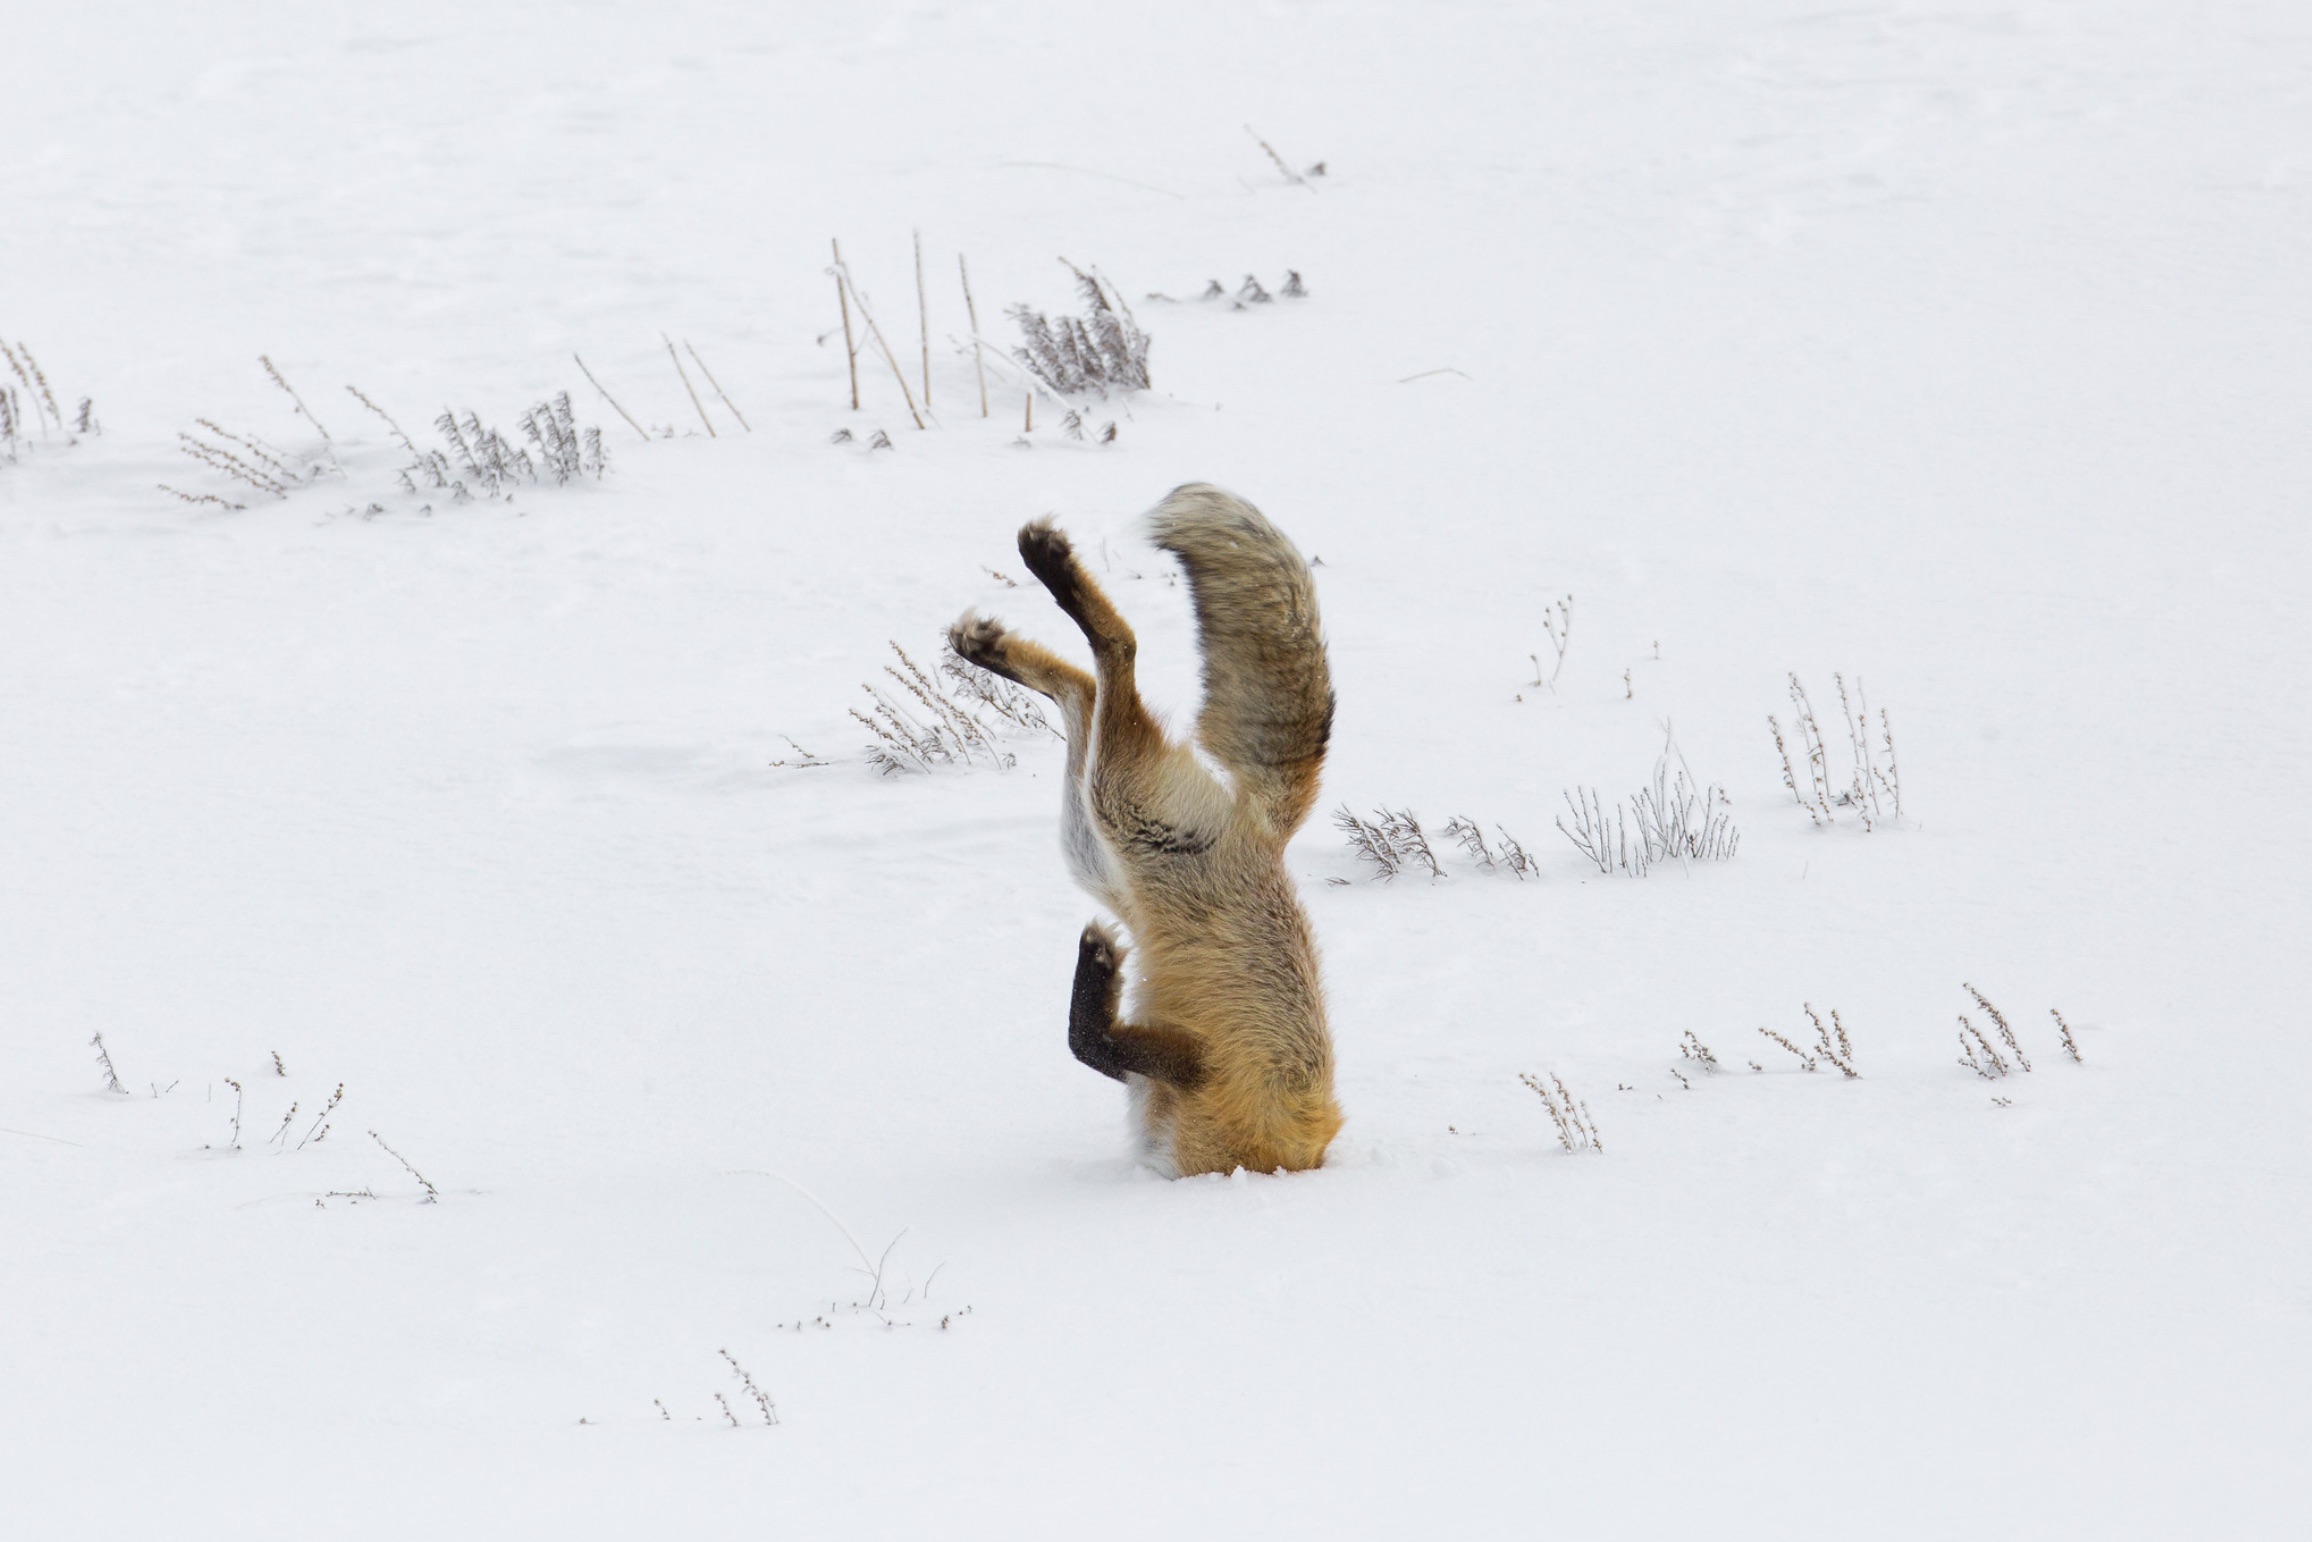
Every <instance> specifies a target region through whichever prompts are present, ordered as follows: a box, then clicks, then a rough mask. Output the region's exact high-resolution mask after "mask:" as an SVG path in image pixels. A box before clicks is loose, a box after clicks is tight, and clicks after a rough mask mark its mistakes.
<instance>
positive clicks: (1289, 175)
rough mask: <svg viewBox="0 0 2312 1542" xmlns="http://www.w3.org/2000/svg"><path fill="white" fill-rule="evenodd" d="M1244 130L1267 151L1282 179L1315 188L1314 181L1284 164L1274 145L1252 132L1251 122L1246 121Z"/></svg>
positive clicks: (1313, 190) (1310, 188) (1313, 189)
mask: <svg viewBox="0 0 2312 1542" xmlns="http://www.w3.org/2000/svg"><path fill="white" fill-rule="evenodd" d="M1244 131H1245V132H1246V133H1247V134H1251V135H1252V142H1253V143H1254V144H1256V145H1258V146H1260V147H1261V149H1262V150H1264V151H1266V152H1267V153H1268V158H1269V159H1270V160H1271V161H1274V162H1275V163H1276V169H1277V170H1278V171H1281V172H1283V173H1284V179H1285V180H1286V181H1287V182H1297V183H1299V184H1300V185H1301V186H1302V187H1305V188H1307V189H1308V190H1309V191H1310V192H1312V193H1313V192H1315V191H1316V190H1317V186H1316V184H1315V183H1314V182H1311V181H1310V180H1309V179H1308V178H1306V177H1304V176H1302V175H1301V174H1300V173H1299V172H1297V171H1295V170H1293V169H1292V167H1290V166H1288V165H1287V164H1285V158H1284V157H1283V156H1281V155H1279V154H1277V153H1276V147H1275V146H1274V145H1272V144H1270V143H1269V142H1268V141H1267V140H1265V139H1263V138H1261V137H1260V135H1259V134H1257V133H1254V132H1253V127H1252V125H1251V124H1249V123H1247V124H1246V125H1245V126H1244ZM1320 164H1321V163H1320Z"/></svg>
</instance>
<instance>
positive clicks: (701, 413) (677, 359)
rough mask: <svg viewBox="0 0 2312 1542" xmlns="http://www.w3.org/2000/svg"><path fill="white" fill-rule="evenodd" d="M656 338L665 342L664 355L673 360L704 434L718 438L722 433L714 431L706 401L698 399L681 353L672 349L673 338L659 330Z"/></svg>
mask: <svg viewBox="0 0 2312 1542" xmlns="http://www.w3.org/2000/svg"><path fill="white" fill-rule="evenodd" d="M658 340H659V341H660V342H662V343H664V344H666V356H667V357H668V358H670V359H672V360H674V372H675V374H676V375H677V376H678V377H680V379H681V381H682V389H683V393H684V394H685V395H687V396H688V397H689V398H690V405H691V408H692V410H693V411H695V412H697V414H698V420H699V421H700V422H701V423H704V424H705V425H706V436H707V437H708V438H709V439H720V438H721V437H722V435H720V434H718V433H716V432H715V431H714V419H712V418H710V417H708V416H707V415H706V403H704V402H702V401H700V400H699V399H698V387H696V386H694V385H692V384H691V383H690V371H689V370H687V369H684V368H683V367H682V355H681V354H679V353H676V352H675V351H674V339H673V338H671V337H668V336H667V335H666V334H665V333H664V332H661V333H659V334H658Z"/></svg>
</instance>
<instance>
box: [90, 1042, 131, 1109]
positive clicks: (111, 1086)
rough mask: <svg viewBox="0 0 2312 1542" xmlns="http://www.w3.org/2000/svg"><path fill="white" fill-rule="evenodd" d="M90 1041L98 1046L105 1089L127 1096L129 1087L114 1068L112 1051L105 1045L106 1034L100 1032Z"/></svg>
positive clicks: (99, 1065) (97, 1055)
mask: <svg viewBox="0 0 2312 1542" xmlns="http://www.w3.org/2000/svg"><path fill="white" fill-rule="evenodd" d="M88 1042H89V1043H91V1044H93V1045H95V1046H96V1064H97V1067H98V1069H100V1070H102V1071H103V1072H104V1090H105V1091H107V1092H117V1093H120V1094H121V1095H122V1096H124V1097H125V1096H127V1095H128V1089H127V1088H126V1087H124V1086H122V1085H121V1082H120V1073H119V1072H118V1071H116V1070H114V1069H113V1068H112V1052H111V1051H110V1050H108V1049H106V1048H105V1047H104V1035H103V1034H101V1033H100V1034H98V1035H97V1036H96V1037H95V1038H93V1039H90V1040H89V1041H88Z"/></svg>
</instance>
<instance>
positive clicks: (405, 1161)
mask: <svg viewBox="0 0 2312 1542" xmlns="http://www.w3.org/2000/svg"><path fill="white" fill-rule="evenodd" d="M369 1138H370V1139H371V1140H373V1141H376V1142H377V1143H378V1145H379V1146H380V1147H382V1148H383V1149H384V1151H385V1154H386V1155H387V1156H389V1157H392V1158H393V1159H394V1160H395V1161H396V1162H399V1163H400V1164H401V1165H402V1166H403V1167H405V1168H407V1169H408V1170H409V1175H410V1176H411V1177H412V1178H415V1179H416V1180H417V1186H418V1187H419V1188H421V1189H423V1190H425V1198H423V1199H421V1200H419V1201H418V1203H419V1204H421V1205H431V1204H438V1203H439V1202H440V1200H441V1197H442V1195H441V1190H439V1189H437V1188H435V1187H434V1186H433V1184H432V1183H431V1182H430V1181H428V1180H427V1178H426V1175H425V1174H424V1173H421V1172H419V1171H418V1170H417V1168H416V1166H415V1165H414V1164H413V1163H412V1162H411V1161H410V1159H409V1158H408V1157H405V1156H403V1155H402V1154H401V1153H400V1152H398V1151H396V1150H394V1149H393V1148H392V1147H391V1146H388V1145H386V1144H385V1137H384V1136H382V1135H380V1134H378V1133H377V1132H376V1131H375V1130H371V1131H370V1132H369Z"/></svg>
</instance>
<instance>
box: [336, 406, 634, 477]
mask: <svg viewBox="0 0 2312 1542" xmlns="http://www.w3.org/2000/svg"><path fill="white" fill-rule="evenodd" d="M355 394H357V395H358V394H359V393H358V392H357V393H355ZM363 400H364V401H365V402H366V401H367V400H368V399H367V398H366V397H364V398H363ZM377 414H378V416H379V417H381V418H384V419H385V422H386V424H387V426H388V427H390V428H392V429H393V430H394V433H395V435H396V436H397V437H399V438H400V439H401V441H402V443H403V445H404V446H405V447H407V448H408V449H409V450H410V451H411V452H412V454H413V456H414V459H412V461H411V462H410V464H409V465H407V466H405V467H403V468H402V470H401V472H400V477H401V485H402V486H403V487H404V488H405V489H407V490H408V491H409V492H411V493H413V494H422V493H424V492H427V491H438V492H446V493H448V494H449V495H450V499H451V501H452V502H455V503H469V502H471V501H473V498H474V496H475V494H476V493H477V492H479V493H480V495H481V496H483V497H485V498H504V497H509V496H511V495H512V494H513V492H514V491H515V490H516V489H518V488H522V487H534V486H538V485H541V484H542V483H544V482H547V481H551V482H552V483H553V484H554V485H555V486H557V487H566V486H568V485H569V484H570V483H572V482H577V481H581V480H587V479H592V480H595V481H599V480H601V478H602V477H603V476H604V475H605V474H607V473H608V471H609V470H610V452H609V451H608V450H606V449H605V448H603V444H602V430H600V429H599V428H592V427H588V428H581V427H579V426H578V423H577V421H576V419H575V416H574V415H573V413H572V411H571V407H570V393H569V392H567V391H563V392H559V393H557V394H556V395H555V397H554V398H553V400H551V401H543V402H540V403H538V404H537V405H536V406H534V407H532V408H531V409H530V410H529V411H528V412H525V413H524V414H522V420H521V432H522V436H523V437H524V438H526V439H528V440H529V441H530V444H531V445H532V446H533V447H534V448H535V449H536V451H537V453H536V455H534V456H533V455H532V454H531V452H530V451H529V450H526V449H523V448H522V447H521V446H520V445H518V444H516V443H514V442H513V441H512V440H510V439H508V438H507V437H506V436H505V435H504V434H502V433H500V432H499V431H498V430H497V429H495V428H492V427H490V426H488V425H487V424H485V423H483V422H482V420H481V418H480V416H479V415H478V414H475V413H472V412H468V413H467V414H466V415H465V416H464V417H463V418H462V419H461V418H459V417H458V416H457V415H456V414H455V413H452V412H449V411H446V410H445V411H444V412H443V413H442V415H441V416H440V417H438V418H436V419H434V428H435V429H436V430H437V431H438V432H439V433H440V434H441V436H442V442H443V443H444V444H446V445H448V446H449V448H448V450H447V451H446V452H445V451H442V450H421V449H418V448H417V446H415V445H414V444H411V443H410V440H409V436H408V435H406V434H403V433H402V432H401V429H400V426H399V425H398V424H396V423H394V421H393V419H391V418H390V417H386V415H385V413H384V411H383V410H382V409H377Z"/></svg>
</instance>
